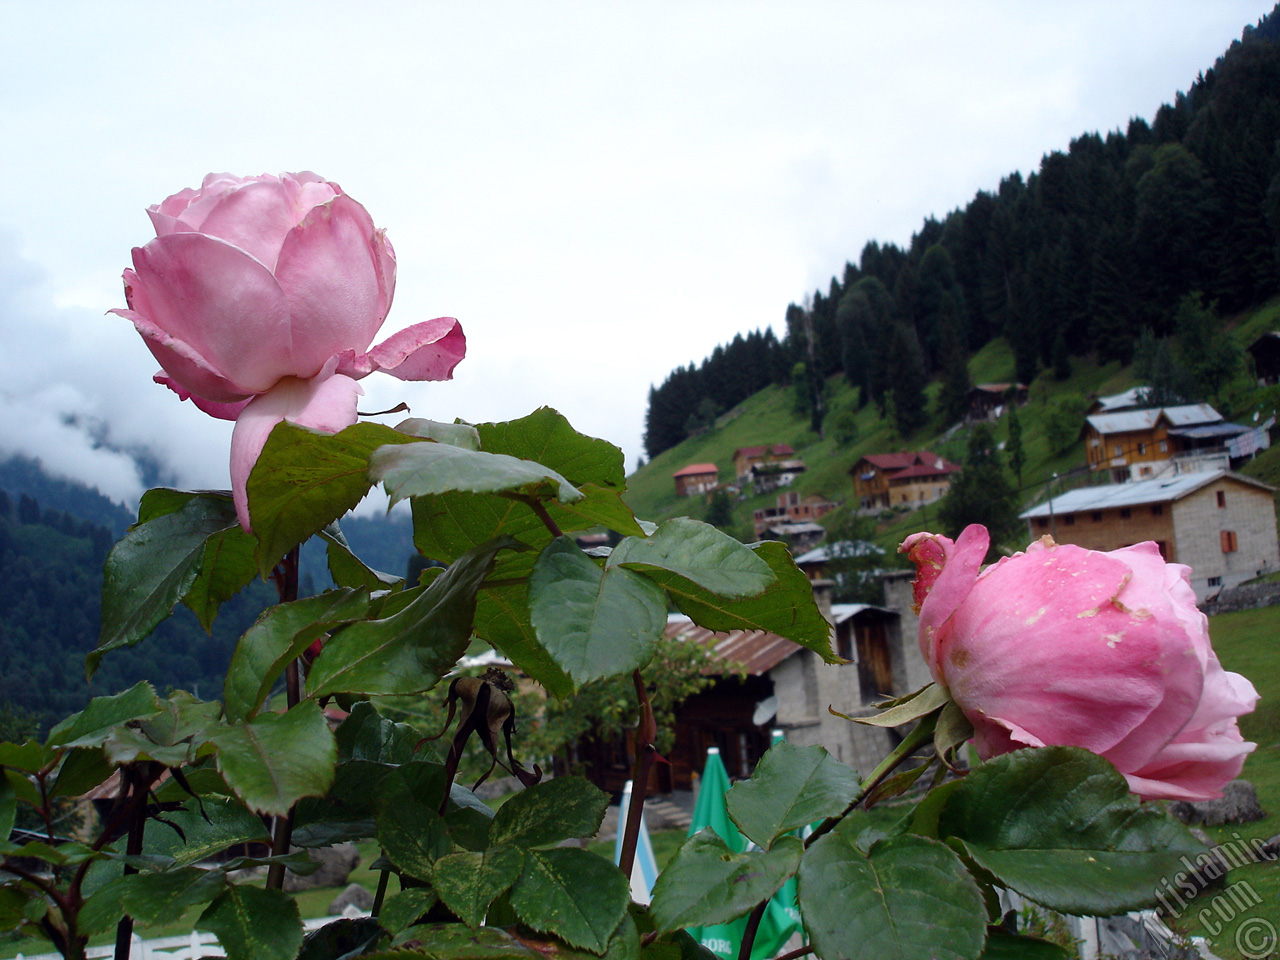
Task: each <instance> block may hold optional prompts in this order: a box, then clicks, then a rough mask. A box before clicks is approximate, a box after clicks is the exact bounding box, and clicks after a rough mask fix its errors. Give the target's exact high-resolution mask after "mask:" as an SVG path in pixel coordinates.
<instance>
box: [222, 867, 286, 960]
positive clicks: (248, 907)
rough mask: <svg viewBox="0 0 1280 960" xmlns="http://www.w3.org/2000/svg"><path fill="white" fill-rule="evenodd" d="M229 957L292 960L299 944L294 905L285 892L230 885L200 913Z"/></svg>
mask: <svg viewBox="0 0 1280 960" xmlns="http://www.w3.org/2000/svg"><path fill="white" fill-rule="evenodd" d="M196 929H197V930H208V931H209V932H210V933H212V934H214V935H215V936H216V937H217V938H218V943H219V944H220V945H221V946H222V949H224V950H225V951H226V952H227V957H228V958H230V960H294V958H295V957H296V956H297V955H298V950H299V949H300V948H301V947H302V920H301V919H300V918H299V916H298V904H297V902H296V901H295V900H294V899H293V897H291V896H289V895H288V894H287V893H283V892H281V891H279V890H263V889H260V888H259V887H251V886H248V885H241V886H230V887H228V888H227V889H226V890H224V891H223V892H222V894H221V895H220V896H219V897H218V899H216V900H214V901H213V903H211V904H209V906H208V907H207V908H206V909H205V911H204V913H202V914H200V919H199V920H197V921H196Z"/></svg>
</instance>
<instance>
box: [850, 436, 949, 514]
mask: <svg viewBox="0 0 1280 960" xmlns="http://www.w3.org/2000/svg"><path fill="white" fill-rule="evenodd" d="M959 470H960V467H959V466H958V465H957V464H954V463H952V462H951V461H949V460H946V459H944V458H942V457H939V456H937V455H936V454H932V453H930V452H929V451H928V450H920V451H918V452H910V451H902V452H900V453H869V454H867V455H866V456H865V457H863V458H862V459H860V460H859V461H858V462H857V463H855V464H854V465H853V466H852V467H851V468H850V470H849V473H850V475H851V476H852V477H853V493H854V496H855V497H857V499H858V503H859V505H860V506H861V508H862V509H863V510H883V509H887V508H889V507H896V506H906V507H909V508H911V509H913V510H914V509H918V508H919V507H923V506H925V505H927V504H930V503H933V502H935V501H937V500H941V499H942V498H943V497H944V496H946V494H947V491H948V490H949V489H950V488H951V476H952V474H955V473H958V472H959Z"/></svg>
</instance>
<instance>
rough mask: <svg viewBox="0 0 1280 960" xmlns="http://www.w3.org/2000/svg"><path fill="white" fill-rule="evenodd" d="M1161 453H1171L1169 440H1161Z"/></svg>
mask: <svg viewBox="0 0 1280 960" xmlns="http://www.w3.org/2000/svg"><path fill="white" fill-rule="evenodd" d="M1160 452H1161V453H1168V452H1169V441H1168V440H1161V441H1160Z"/></svg>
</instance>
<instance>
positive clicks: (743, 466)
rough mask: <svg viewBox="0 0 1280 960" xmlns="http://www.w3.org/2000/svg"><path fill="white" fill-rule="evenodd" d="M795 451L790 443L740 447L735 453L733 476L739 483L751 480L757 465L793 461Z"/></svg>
mask: <svg viewBox="0 0 1280 960" xmlns="http://www.w3.org/2000/svg"><path fill="white" fill-rule="evenodd" d="M795 455H796V452H795V450H794V449H793V448H792V446H791V444H789V443H771V444H766V445H764V446H758V447H739V448H738V449H737V450H735V451H733V475H734V477H735V478H736V479H737V480H738V481H739V482H745V481H747V480H749V479H750V476H751V468H752V467H754V466H755V465H756V464H762V463H777V462H779V461H782V460H790V459H793V458H794V457H795Z"/></svg>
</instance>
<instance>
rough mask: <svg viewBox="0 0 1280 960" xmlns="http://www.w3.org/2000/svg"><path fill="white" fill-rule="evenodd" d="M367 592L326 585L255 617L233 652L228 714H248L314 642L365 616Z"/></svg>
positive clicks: (235, 717)
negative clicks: (314, 593)
mask: <svg viewBox="0 0 1280 960" xmlns="http://www.w3.org/2000/svg"><path fill="white" fill-rule="evenodd" d="M368 612H369V594H368V592H367V591H365V590H363V589H361V590H345V589H344V590H329V591H326V592H325V593H322V594H320V595H319V596H315V597H306V598H305V599H302V600H294V601H292V602H291V603H281V604H278V605H277V606H274V607H268V608H267V610H266V611H265V612H264V613H263V614H262V615H261V616H260V617H258V620H257V622H256V623H254V625H253V626H251V627H250V628H249V629H248V630H246V631H245V633H244V636H242V637H241V638H240V640H239V642H238V643H237V644H236V649H235V653H233V654H232V655H231V665H230V666H229V667H228V668H227V679H226V684H225V687H224V689H223V697H224V699H225V700H226V704H227V718H228V719H229V720H232V721H242V720H246V719H248V718H249V717H252V716H253V715H254V714H255V713H257V712H258V709H259V708H260V707H261V706H262V702H263V701H264V700H265V699H266V698H267V696H268V695H269V694H270V693H271V688H272V686H274V685H275V682H276V680H277V679H278V678H279V677H280V674H282V673H283V672H284V671H285V668H286V667H287V666H288V665H289V664H290V663H292V662H293V661H294V660H296V659H297V658H298V657H299V656H300V655H301V654H302V652H303V651H304V650H306V649H307V647H309V646H311V644H312V642H313V641H315V640H318V639H319V638H320V637H322V636H324V635H325V634H326V633H328V632H329V631H330V630H333V629H334V628H335V627H337V626H338V625H340V624H343V623H350V622H352V621H353V620H361V619H363V618H364V617H365V616H366V615H367V614H368Z"/></svg>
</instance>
